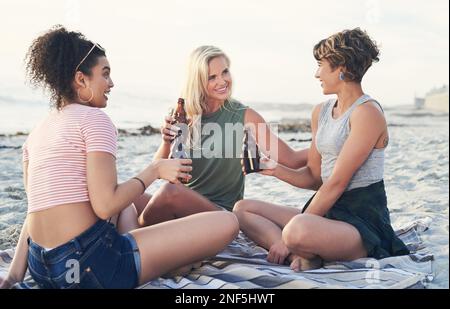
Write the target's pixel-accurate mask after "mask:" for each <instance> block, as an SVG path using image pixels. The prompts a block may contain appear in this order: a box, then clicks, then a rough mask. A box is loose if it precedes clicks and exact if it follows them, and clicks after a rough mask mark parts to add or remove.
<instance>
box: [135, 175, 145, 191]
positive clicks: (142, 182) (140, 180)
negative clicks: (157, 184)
mask: <svg viewBox="0 0 450 309" xmlns="http://www.w3.org/2000/svg"><path fill="white" fill-rule="evenodd" d="M131 179H136V180H137V181H139V182H140V183H141V185H142V186H143V187H144V192H145V190H147V186H146V185H145V183H144V181H142V179H140V178H138V177H133V178H131ZM144 192H142V193H144Z"/></svg>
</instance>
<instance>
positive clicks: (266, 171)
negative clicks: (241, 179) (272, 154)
mask: <svg viewBox="0 0 450 309" xmlns="http://www.w3.org/2000/svg"><path fill="white" fill-rule="evenodd" d="M241 166H242V173H244V175H247V173H246V172H245V167H244V159H241ZM277 166H278V163H277V162H275V161H274V160H271V159H269V158H266V157H263V158H261V159H260V160H259V168H260V169H261V170H260V171H259V172H258V173H260V174H262V175H267V176H274V175H275V169H276V168H277Z"/></svg>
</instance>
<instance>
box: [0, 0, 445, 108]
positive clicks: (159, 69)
mask: <svg viewBox="0 0 450 309" xmlns="http://www.w3.org/2000/svg"><path fill="white" fill-rule="evenodd" d="M448 6H449V2H448V1H447V0H427V1H423V0H421V1H418V0H411V1H406V0H340V1H331V0H330V1H328V0H316V1H297V0H277V1H274V0H271V1H267V0H227V1H213V0H188V1H181V0H164V1H154V0H147V1H137V0H129V1H103V0H99V1H95V0H91V1H88V0H40V1H32V0H29V1H26V0H2V1H1V2H0V96H4V97H5V96H16V97H20V95H21V94H23V93H26V92H27V91H28V87H27V86H26V85H24V81H25V75H24V66H23V59H24V56H25V54H26V51H27V49H28V47H29V45H30V44H31V42H32V40H33V39H34V38H36V37H37V36H38V35H40V34H42V33H43V32H45V31H46V30H47V29H49V28H50V27H51V26H52V25H55V24H62V25H64V26H66V27H67V28H68V29H69V30H77V31H81V32H82V33H84V34H85V35H86V37H88V38H89V39H91V40H92V41H95V42H98V43H100V44H101V45H102V46H103V47H104V48H105V49H106V52H107V56H108V59H109V61H110V64H111V68H112V72H111V76H112V78H113V80H114V83H115V88H114V89H113V92H112V96H111V98H113V97H114V93H117V94H121V95H122V96H127V97H129V98H133V97H135V98H141V99H142V98H144V99H155V100H162V101H164V100H169V101H173V102H176V98H177V97H178V96H179V94H180V90H181V87H182V83H183V80H184V77H185V67H186V64H187V60H188V56H189V54H190V53H191V51H192V50H193V49H195V48H196V47H198V46H200V45H215V46H218V47H220V48H221V49H222V50H223V51H225V53H227V54H228V55H229V57H230V58H231V68H230V69H231V73H232V76H233V81H234V93H233V94H234V97H236V98H238V99H240V100H241V101H242V102H245V103H258V102H267V103H311V104H316V103H319V102H321V101H323V100H324V98H325V97H324V95H323V94H322V91H321V88H320V84H319V82H318V81H317V80H316V79H315V78H314V73H315V70H316V69H317V64H316V61H315V59H314V57H313V55H312V49H313V46H314V45H315V44H316V43H317V42H318V41H320V40H321V39H323V38H326V37H328V36H330V35H332V34H333V33H335V32H338V31H341V30H343V29H349V28H354V27H360V28H362V29H364V30H366V31H367V32H368V34H369V35H370V36H371V37H372V38H373V39H374V40H375V41H376V42H377V43H378V44H379V45H380V49H381V55H380V62H379V63H375V64H374V65H373V66H372V68H370V69H369V71H368V73H367V74H366V76H365V77H364V80H363V89H364V90H365V92H366V93H368V94H370V95H372V96H373V97H375V98H377V99H378V100H379V101H380V102H382V104H384V105H403V104H412V103H413V100H414V96H415V95H417V96H423V95H425V93H426V92H427V91H429V90H430V89H431V88H433V87H439V86H442V85H443V84H447V85H448V83H449V69H448V68H449V63H448V62H449V15H448V14H449V13H448V11H449V8H448ZM124 104H126V102H124Z"/></svg>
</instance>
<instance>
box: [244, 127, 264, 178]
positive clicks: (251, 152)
mask: <svg viewBox="0 0 450 309" xmlns="http://www.w3.org/2000/svg"><path fill="white" fill-rule="evenodd" d="M259 160H260V154H259V149H258V145H257V144H256V142H255V140H254V139H253V137H252V136H251V135H250V134H249V132H248V130H244V143H243V145H242V161H243V164H244V170H245V173H246V174H250V173H255V172H259V171H260V170H261V169H260V167H259Z"/></svg>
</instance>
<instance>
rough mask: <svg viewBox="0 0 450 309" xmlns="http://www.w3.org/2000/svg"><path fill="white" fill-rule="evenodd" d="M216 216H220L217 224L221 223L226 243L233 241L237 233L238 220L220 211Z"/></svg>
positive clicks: (230, 214)
mask: <svg viewBox="0 0 450 309" xmlns="http://www.w3.org/2000/svg"><path fill="white" fill-rule="evenodd" d="M218 214H219V215H220V218H219V219H218V222H221V224H222V226H223V227H224V229H225V231H226V233H225V237H226V238H227V240H228V242H231V241H233V240H234V239H235V238H236V237H237V235H238V233H239V221H238V219H237V218H236V216H235V215H234V214H233V213H231V212H225V211H221V212H218Z"/></svg>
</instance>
